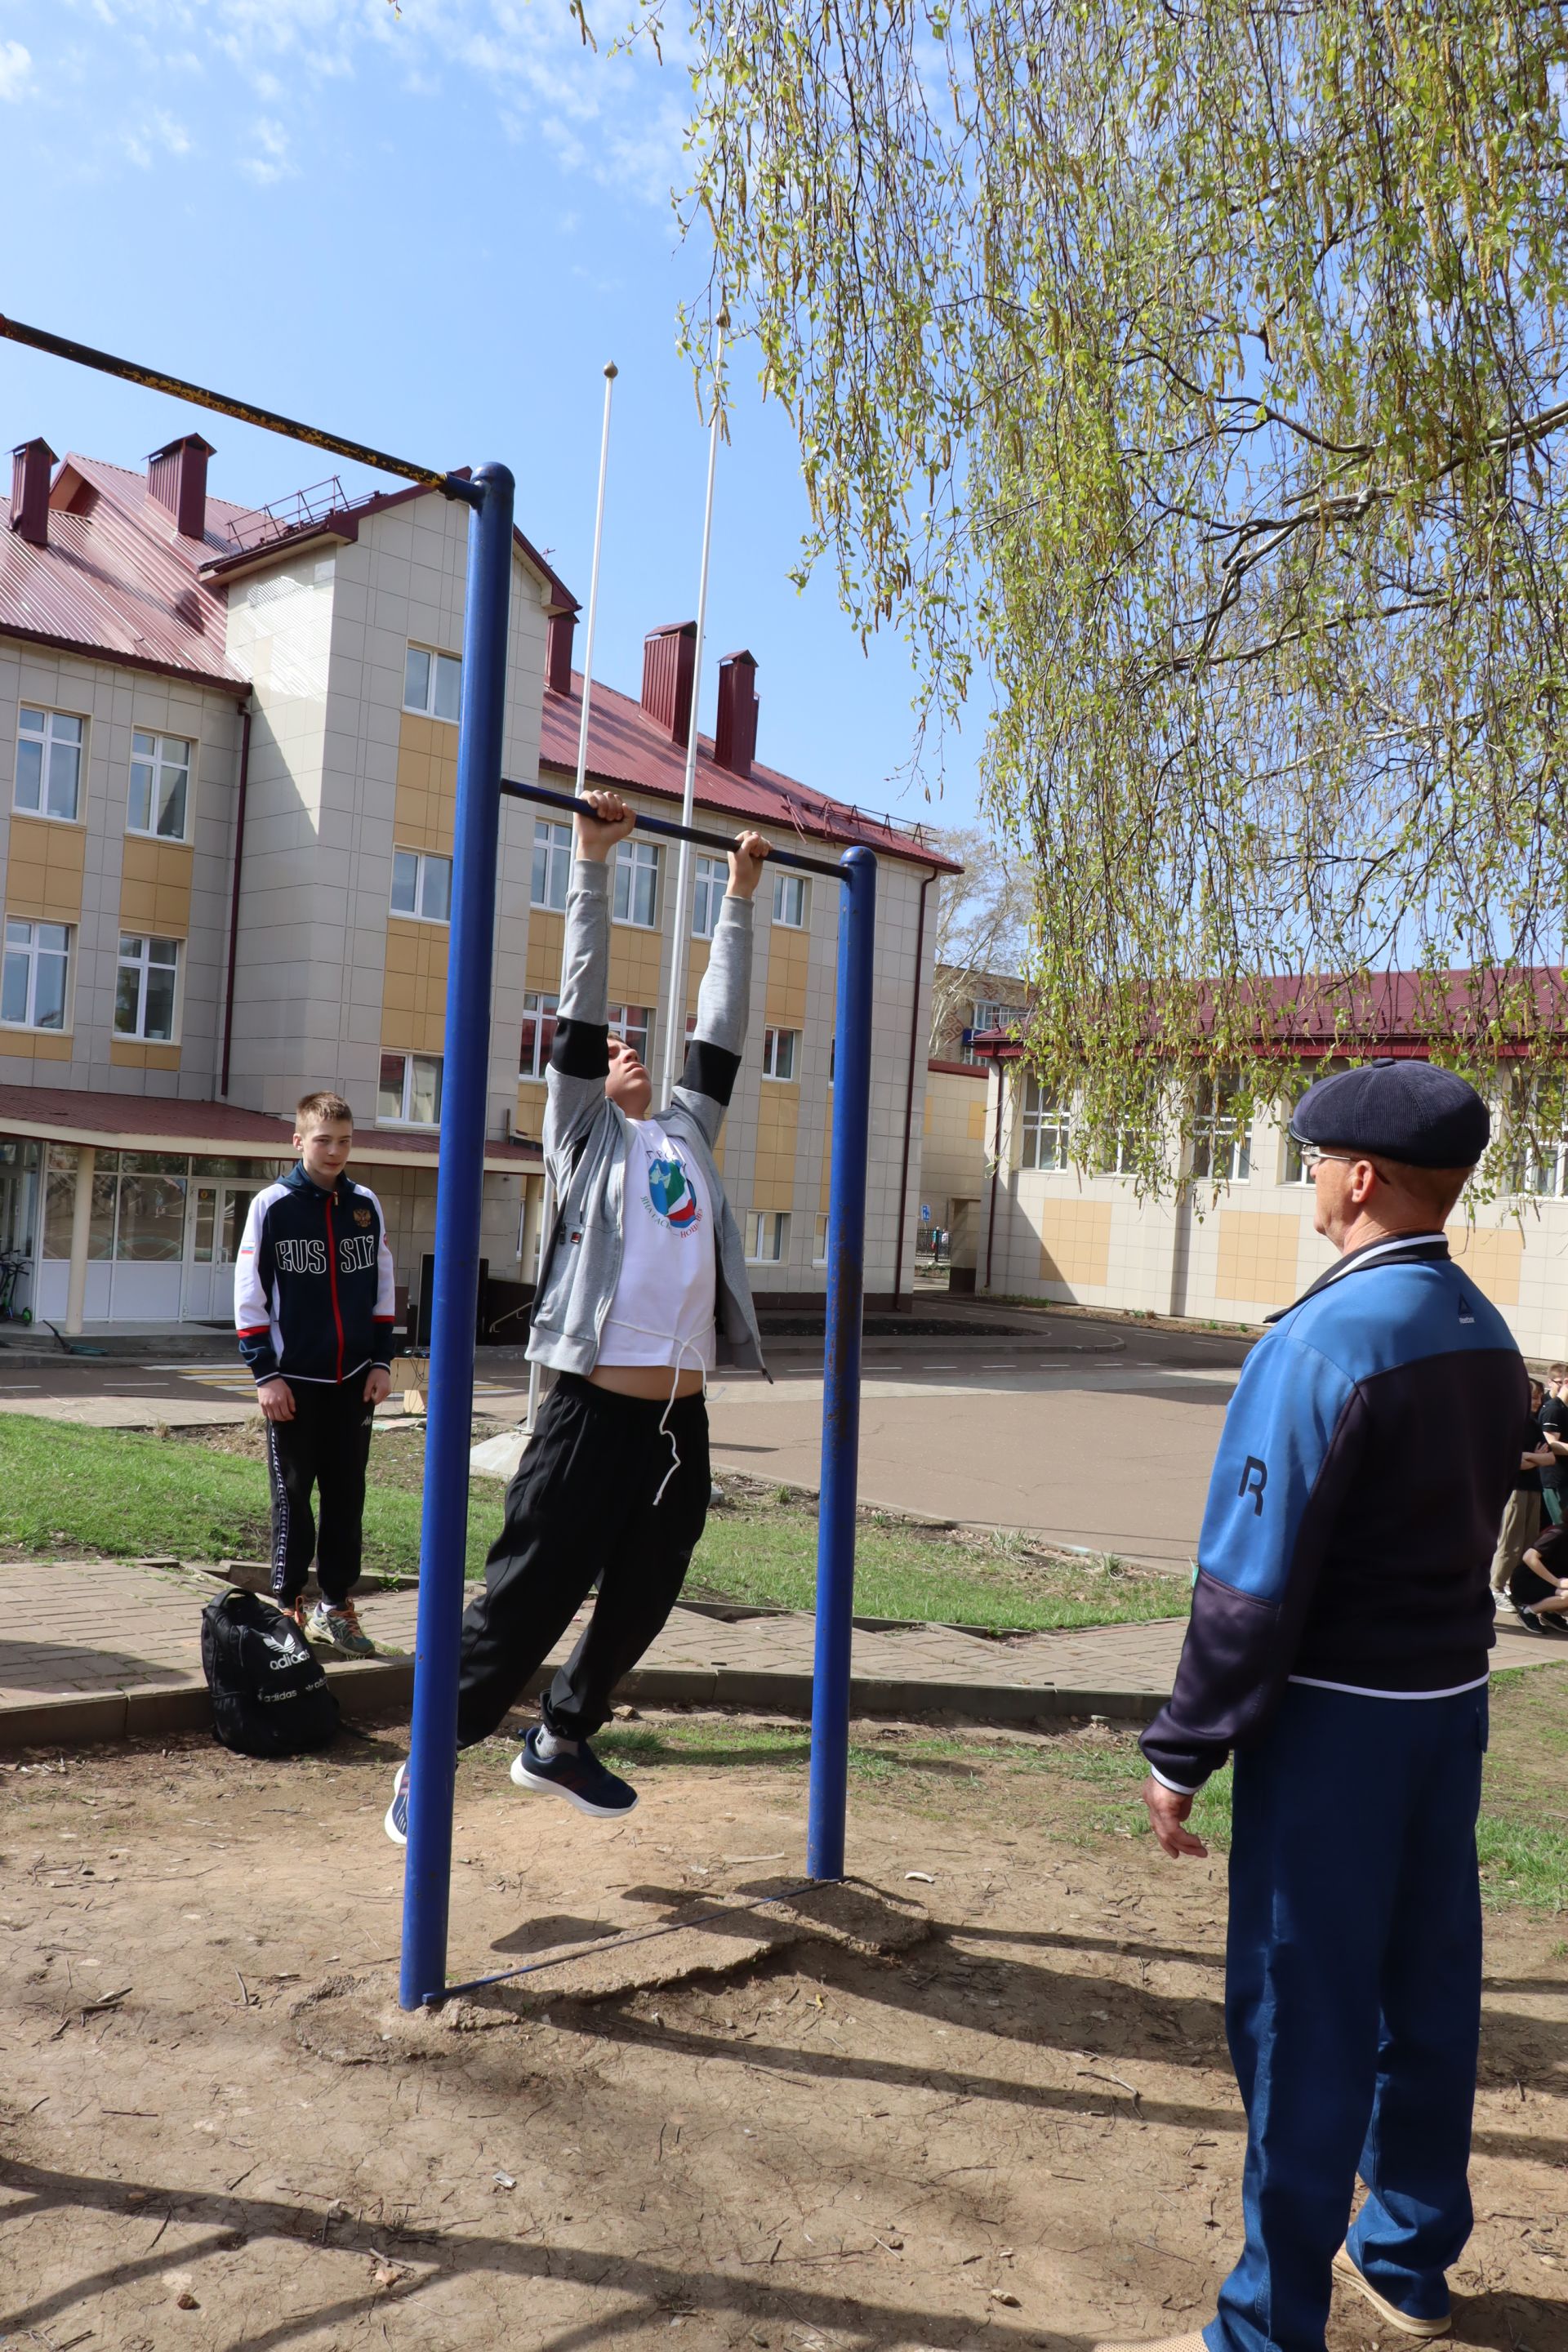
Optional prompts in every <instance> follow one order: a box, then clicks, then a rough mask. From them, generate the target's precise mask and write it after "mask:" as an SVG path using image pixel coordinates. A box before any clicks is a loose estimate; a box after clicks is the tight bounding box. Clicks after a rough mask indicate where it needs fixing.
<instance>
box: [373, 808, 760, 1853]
mask: <svg viewBox="0 0 1568 2352" xmlns="http://www.w3.org/2000/svg"><path fill="white" fill-rule="evenodd" d="M636 822H637V820H636V817H635V815H634V814H633V813H632V811H631V810H630V809H629V808H628V807H627V806H626V803H625V801H623V800H622V799H621V797H620V795H619V794H618V793H613V792H590V793H584V806H583V807H582V808H581V809H580V810H579V812H578V814H577V816H576V819H575V832H576V844H575V845H576V856H575V859H574V865H573V868H572V882H571V887H570V890H569V892H568V894H567V899H566V954H565V975H564V978H563V983H562V990H561V1004H560V1011H559V1013H558V1016H557V1021H556V1028H555V1038H554V1043H553V1045H552V1047H551V1053H550V1072H549V1081H548V1087H549V1092H548V1107H547V1109H546V1113H545V1121H544V1152H545V1160H546V1164H547V1166H548V1168H549V1171H550V1175H551V1179H552V1183H553V1185H554V1187H555V1192H556V1197H557V1199H558V1201H559V1202H560V1204H561V1205H560V1210H559V1213H558V1214H557V1217H556V1220H555V1224H554V1228H553V1231H552V1233H551V1234H550V1235H549V1237H548V1240H547V1243H546V1245H545V1252H544V1257H543V1260H542V1264H541V1266H540V1270H539V1285H538V1290H537V1293H536V1296H535V1299H534V1311H533V1327H532V1332H531V1338H530V1340H529V1348H528V1352H529V1355H530V1356H531V1358H533V1359H535V1360H537V1361H538V1362H540V1363H542V1364H547V1365H549V1366H551V1367H552V1369H553V1370H554V1371H555V1372H556V1374H557V1379H556V1382H555V1385H554V1387H553V1388H552V1390H551V1392H550V1395H549V1397H548V1398H547V1400H546V1402H545V1403H544V1405H543V1408H542V1411H541V1412H540V1415H539V1420H538V1425H537V1428H536V1429H535V1431H534V1434H533V1437H532V1439H531V1443H530V1444H529V1446H528V1449H527V1451H526V1452H525V1454H523V1457H522V1461H521V1465H520V1467H519V1469H518V1472H517V1475H516V1476H515V1477H514V1478H513V1480H512V1482H511V1484H510V1486H509V1487H508V1489H507V1497H506V1519H505V1524H504V1525H503V1527H502V1528H501V1532H500V1535H499V1536H498V1537H497V1538H496V1540H495V1542H494V1543H493V1544H492V1545H491V1547H490V1553H489V1559H488V1561H487V1562H486V1566H485V1589H484V1591H483V1592H482V1593H480V1594H479V1597H478V1598H477V1599H476V1600H475V1601H472V1602H471V1603H470V1604H469V1606H468V1610H467V1612H465V1614H464V1618H463V1644H462V1660H461V1664H460V1667H459V1673H458V1747H459V1748H468V1747H471V1746H472V1745H473V1744H474V1743H475V1742H476V1741H477V1740H480V1739H483V1738H487V1737H488V1736H489V1733H490V1732H492V1731H494V1730H495V1728H496V1727H497V1726H498V1725H499V1724H500V1721H501V1719H502V1717H504V1716H505V1715H506V1714H507V1712H508V1710H509V1709H510V1707H511V1706H513V1705H514V1704H515V1703H516V1701H517V1699H518V1696H519V1695H520V1693H521V1690H522V1688H523V1685H524V1684H525V1683H526V1682H527V1680H528V1678H529V1676H530V1675H531V1674H533V1673H534V1672H535V1670H536V1669H537V1668H538V1666H539V1665H540V1664H542V1661H543V1660H544V1659H545V1658H546V1657H547V1656H548V1655H549V1654H550V1652H551V1650H552V1648H553V1647H554V1645H555V1643H557V1642H558V1641H559V1640H560V1638H561V1636H562V1634H563V1633H564V1632H565V1630H566V1628H567V1626H568V1625H569V1624H570V1623H571V1622H572V1619H573V1617H574V1615H575V1614H576V1612H577V1610H578V1609H579V1608H580V1607H581V1605H582V1603H583V1602H584V1600H585V1599H586V1598H587V1596H588V1594H589V1592H590V1591H592V1589H593V1587H594V1584H595V1580H597V1582H598V1588H599V1590H598V1595H597V1598H596V1600H595V1603H594V1613H593V1615H592V1617H591V1618H590V1619H589V1621H588V1623H587V1626H586V1627H585V1628H584V1633H583V1635H582V1638H581V1639H580V1641H579V1642H578V1643H577V1646H576V1648H575V1649H574V1651H573V1653H572V1655H571V1657H570V1659H569V1660H568V1661H567V1663H566V1664H565V1665H564V1666H563V1667H562V1668H561V1670H560V1672H559V1673H558V1674H557V1675H556V1676H555V1679H554V1681H553V1682H552V1684H551V1685H550V1688H549V1690H548V1692H547V1693H546V1694H545V1696H544V1699H543V1702H542V1721H541V1722H540V1723H538V1724H537V1725H535V1726H534V1727H533V1728H532V1729H531V1731H530V1732H529V1733H528V1736H527V1738H525V1740H524V1741H523V1745H522V1752H521V1755H520V1756H519V1757H518V1758H517V1759H516V1761H515V1763H514V1764H513V1765H512V1768H511V1777H512V1779H513V1780H514V1781H516V1783H517V1785H518V1787H519V1788H521V1789H535V1790H546V1791H548V1792H550V1793H551V1794H553V1795H555V1796H560V1797H564V1798H565V1800H566V1801H567V1802H568V1803H569V1804H572V1805H575V1806H576V1808H577V1810H578V1811H579V1812H584V1813H590V1814H593V1815H595V1817H596V1818H598V1819H602V1820H614V1819H616V1818H617V1817H618V1816H619V1815H621V1814H623V1813H626V1812H629V1811H631V1808H632V1807H633V1806H634V1805H635V1804H636V1802H637V1791H636V1790H634V1789H632V1788H631V1787H630V1786H629V1785H628V1784H627V1783H626V1781H625V1780H620V1779H618V1778H617V1777H616V1774H615V1773H613V1772H610V1771H608V1770H606V1769H605V1766H604V1765H603V1764H601V1763H600V1762H599V1760H598V1759H597V1758H596V1757H595V1754H594V1752H593V1749H592V1748H590V1747H589V1745H588V1742H589V1740H590V1738H592V1736H593V1734H594V1733H595V1731H597V1730H598V1728H599V1727H600V1725H601V1724H603V1723H604V1722H605V1719H606V1718H607V1717H608V1715H609V1712H610V1701H611V1695H612V1693H613V1692H614V1690H615V1688H616V1684H617V1683H618V1682H619V1681H620V1679H621V1677H622V1676H623V1675H626V1673H627V1672H629V1670H630V1669H631V1668H632V1667H633V1666H635V1665H636V1664H637V1660H638V1659H639V1658H640V1657H641V1656H642V1655H643V1654H644V1653H645V1651H646V1650H647V1648H648V1646H649V1644H650V1643H652V1642H653V1640H654V1639H655V1637H656V1636H657V1634H658V1632H659V1630H660V1628H661V1627H662V1626H663V1624H664V1622H665V1620H666V1618H667V1617H668V1614H669V1612H670V1610H671V1609H672V1608H673V1606H674V1604H675V1601H676V1598H677V1596H678V1595H679V1591H680V1588H681V1585H682V1583H683V1582H684V1580H685V1577H686V1571H687V1568H688V1566H689V1563H690V1559H691V1555H692V1553H693V1551H694V1550H695V1549H696V1548H697V1543H698V1539H699V1538H700V1536H701V1533H702V1528H703V1524H704V1522H705V1520H706V1518H707V1516H708V1502H709V1496H710V1492H711V1480H710V1472H709V1467H708V1409H707V1404H706V1401H705V1389H706V1383H707V1376H708V1373H709V1372H710V1370H713V1369H714V1367H715V1365H716V1364H718V1363H721V1362H722V1363H724V1364H727V1365H731V1366H733V1367H735V1368H737V1369H739V1370H751V1371H760V1370H763V1351H762V1342H761V1339H760V1337H759V1334H758V1330H757V1318H756V1310H755V1308H754V1307H753V1306H752V1294H751V1286H750V1285H749V1283H748V1282H747V1279H746V1267H745V1253H744V1250H743V1247H742V1240H741V1233H740V1228H739V1226H738V1225H737V1223H736V1222H735V1217H734V1213H733V1212H732V1210H731V1207H730V1203H729V1201H728V1200H727V1199H726V1197H725V1193H724V1187H723V1183H722V1181H721V1177H720V1175H719V1171H718V1169H717V1167H716V1166H715V1164H714V1160H713V1145H714V1142H715V1140H716V1139H717V1137H718V1133H719V1129H720V1127H721V1124H722V1122H723V1118H724V1112H725V1109H726V1108H727V1106H728V1104H729V1100H730V1096H731V1091H732V1089H733V1087H734V1083H735V1077H736V1074H737V1072H738V1071H739V1069H740V1066H741V1052H742V1045H744V1042H745V1034H746V1018H747V1012H748V1008H749V1006H750V1003H751V985H752V898H753V897H754V895H755V892H756V887H757V884H758V881H759V879H760V878H761V875H762V870H763V860H764V859H765V858H766V856H767V854H768V845H767V843H766V842H765V841H764V840H763V838H762V836H761V835H760V834H755V833H745V834H742V835H741V836H740V838H739V840H738V842H737V844H736V846H735V847H734V848H733V849H732V850H731V852H730V884H729V890H728V894H727V895H726V897H725V898H724V901H723V904H722V907H721V910H720V915H719V920H718V923H717V925H716V927H715V929H714V932H713V938H712V942H711V945H710V949H709V954H708V969H707V971H706V972H705V973H704V975H703V980H702V985H701V989H700V992H699V994H698V999H697V1023H696V1028H695V1030H694V1033H693V1034H692V1037H691V1040H690V1043H689V1045H688V1048H687V1054H686V1064H685V1067H684V1070H683V1071H682V1074H681V1083H680V1084H679V1086H678V1087H676V1089H675V1096H674V1099H673V1101H672V1102H671V1103H670V1104H669V1105H668V1107H667V1108H665V1109H663V1110H661V1111H658V1113H656V1114H654V1115H653V1116H651V1117H650V1116H649V1113H650V1110H651V1108H652V1100H653V1083H652V1080H651V1079H650V1078H649V1076H648V1074H647V1070H646V1069H645V1068H644V1066H643V1064H642V1061H641V1060H640V1058H639V1056H638V1055H637V1052H636V1050H635V1048H634V1047H633V1046H632V1045H629V1044H627V1043H625V1042H623V1041H622V1040H620V1039H618V1038H615V1037H612V1036H611V1035H610V1031H609V971H610V895H609V893H610V884H609V866H610V862H611V860H612V859H613V858H614V856H615V853H616V845H617V844H619V843H620V842H622V841H624V840H626V837H627V835H629V834H630V833H631V831H632V829H633V827H634V825H635V824H636ZM673 1017H676V1018H679V1013H676V1014H675V1015H674V1016H673ZM408 1796H409V1786H408V1768H407V1766H406V1765H402V1766H400V1767H399V1768H398V1772H397V1777H396V1780H395V1783H394V1787H393V1798H392V1803H391V1806H390V1808H389V1809H388V1811H387V1815H386V1833H387V1835H388V1836H389V1837H390V1838H392V1839H393V1840H394V1841H395V1843H397V1844H399V1845H401V1844H404V1843H406V1840H407V1833H408Z"/></svg>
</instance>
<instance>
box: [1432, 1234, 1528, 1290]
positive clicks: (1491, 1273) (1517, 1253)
mask: <svg viewBox="0 0 1568 2352" xmlns="http://www.w3.org/2000/svg"><path fill="white" fill-rule="evenodd" d="M1447 1234H1448V1247H1449V1249H1450V1251H1451V1252H1452V1253H1453V1257H1454V1263H1455V1264H1456V1265H1458V1266H1460V1267H1461V1268H1462V1269H1463V1271H1464V1272H1465V1273H1466V1274H1468V1276H1469V1277H1470V1279H1471V1281H1472V1282H1474V1283H1477V1284H1479V1286H1480V1288H1481V1289H1482V1290H1484V1291H1485V1292H1486V1295H1487V1297H1489V1299H1490V1300H1491V1302H1492V1304H1493V1306H1494V1307H1517V1306H1518V1305H1519V1272H1520V1266H1521V1263H1522V1260H1523V1257H1524V1235H1523V1234H1521V1232H1520V1229H1519V1227H1518V1226H1517V1225H1468V1224H1455V1225H1450V1226H1449V1227H1448V1228H1447Z"/></svg>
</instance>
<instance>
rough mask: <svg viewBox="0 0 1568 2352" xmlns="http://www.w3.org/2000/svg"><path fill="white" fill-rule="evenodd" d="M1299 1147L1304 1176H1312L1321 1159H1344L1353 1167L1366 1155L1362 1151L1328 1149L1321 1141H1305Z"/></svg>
mask: <svg viewBox="0 0 1568 2352" xmlns="http://www.w3.org/2000/svg"><path fill="white" fill-rule="evenodd" d="M1299 1149H1300V1154H1301V1173H1302V1175H1303V1176H1310V1174H1311V1173H1312V1171H1313V1169H1314V1168H1316V1166H1317V1164H1318V1162H1319V1160H1343V1161H1344V1163H1345V1165H1346V1166H1347V1167H1352V1166H1353V1165H1354V1163H1355V1162H1356V1161H1357V1160H1363V1159H1364V1158H1365V1157H1366V1155H1365V1153H1364V1152H1361V1151H1327V1150H1324V1148H1323V1146H1322V1145H1321V1143H1303V1144H1301V1145H1300V1147H1299Z"/></svg>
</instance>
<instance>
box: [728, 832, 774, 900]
mask: <svg viewBox="0 0 1568 2352" xmlns="http://www.w3.org/2000/svg"><path fill="white" fill-rule="evenodd" d="M767 854H768V845H767V843H766V842H765V841H764V840H763V836H762V835H761V834H760V833H743V834H742V835H741V837H740V839H739V840H738V841H737V842H736V844H735V846H734V848H733V849H732V850H731V852H730V887H729V889H728V890H727V891H726V892H725V894H724V895H725V897H726V898H755V896H756V890H757V885H758V883H759V882H760V881H761V880H762V878H763V863H764V861H765V860H766V857H767Z"/></svg>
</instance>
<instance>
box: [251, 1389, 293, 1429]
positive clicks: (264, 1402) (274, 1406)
mask: <svg viewBox="0 0 1568 2352" xmlns="http://www.w3.org/2000/svg"><path fill="white" fill-rule="evenodd" d="M256 1402H257V1403H258V1405H259V1406H260V1407H261V1410H262V1412H264V1413H265V1414H266V1416H267V1418H268V1421H292V1420H293V1418H294V1391H293V1390H292V1389H291V1388H290V1387H289V1383H288V1381H279V1380H270V1381H262V1382H261V1383H260V1385H259V1386H258V1389H257V1391H256Z"/></svg>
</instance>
